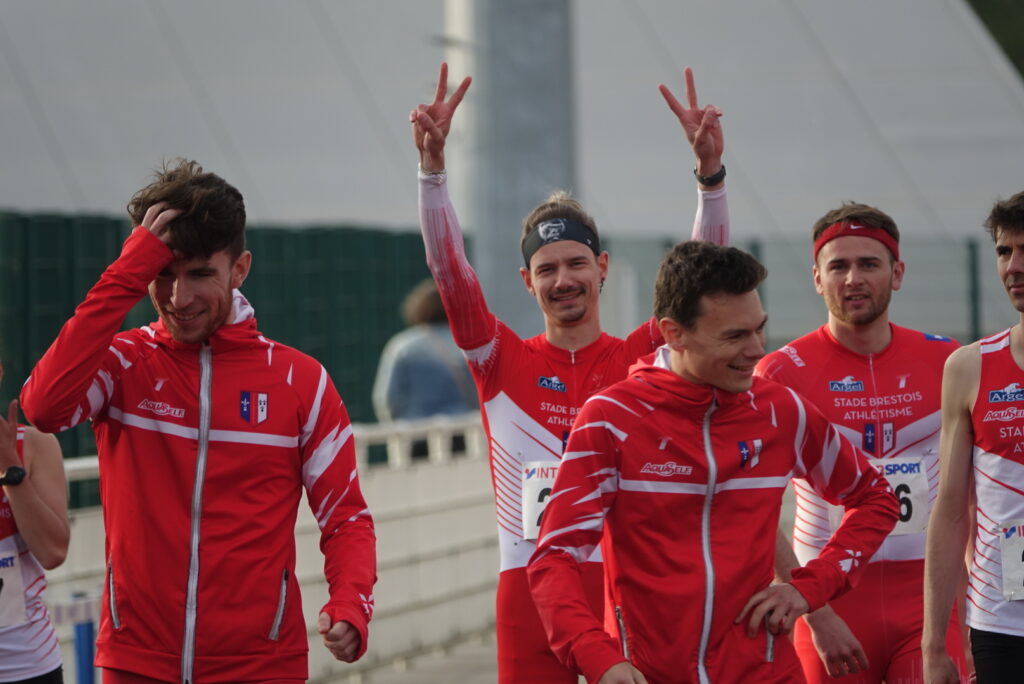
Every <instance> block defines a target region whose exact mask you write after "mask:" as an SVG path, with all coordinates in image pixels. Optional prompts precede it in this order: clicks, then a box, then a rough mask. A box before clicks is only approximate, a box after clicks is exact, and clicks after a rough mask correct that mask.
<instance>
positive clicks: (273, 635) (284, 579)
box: [267, 568, 288, 641]
mask: <svg viewBox="0 0 1024 684" xmlns="http://www.w3.org/2000/svg"><path fill="white" fill-rule="evenodd" d="M287 598H288V568H285V569H284V572H283V573H281V592H280V593H279V594H278V599H277V612H276V613H274V624H272V625H271V626H270V634H268V635H267V638H268V639H270V640H271V641H277V637H278V635H279V634H280V632H281V620H282V619H283V618H284V604H285V601H286V600H287Z"/></svg>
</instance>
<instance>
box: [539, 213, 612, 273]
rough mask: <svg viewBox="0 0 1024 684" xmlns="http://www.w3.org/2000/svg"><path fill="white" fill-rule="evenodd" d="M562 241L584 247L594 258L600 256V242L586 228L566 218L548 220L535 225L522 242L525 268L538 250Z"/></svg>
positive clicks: (594, 234) (592, 232) (591, 231)
mask: <svg viewBox="0 0 1024 684" xmlns="http://www.w3.org/2000/svg"><path fill="white" fill-rule="evenodd" d="M562 240H572V241H574V242H578V243H580V244H582V245H586V246H587V247H589V248H590V250H591V251H592V252H593V253H594V256H598V255H600V254H601V241H600V240H598V239H597V234H596V233H594V231H593V230H591V229H590V228H588V227H587V226H585V225H583V224H582V223H580V222H579V221H573V220H572V219H567V218H554V219H548V220H546V221H541V222H540V223H538V224H537V225H535V226H534V227H533V230H532V231H530V234H529V235H527V236H526V239H525V240H523V259H524V260H525V261H526V268H530V258H531V257H532V256H533V255H534V253H535V252H536V251H537V250H538V249H540V248H541V247H543V246H544V245H549V244H551V243H552V242H560V241H562Z"/></svg>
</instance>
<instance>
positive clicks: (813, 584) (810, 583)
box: [789, 558, 850, 612]
mask: <svg viewBox="0 0 1024 684" xmlns="http://www.w3.org/2000/svg"><path fill="white" fill-rule="evenodd" d="M790 577H791V579H790V580H789V583H790V584H791V585H792V586H793V588H794V589H796V590H797V591H799V592H800V594H801V595H802V596H803V597H804V600H806V601H807V605H808V606H810V608H809V609H808V611H807V612H813V611H815V610H817V609H818V608H821V607H822V606H824V605H825V604H826V603H828V602H829V601H831V600H832V599H834V598H836V597H837V596H839V595H841V594H843V593H844V592H845V591H846V590H847V589H849V588H850V583H849V581H848V580H847V577H846V574H845V573H844V572H843V571H842V570H840V569H839V568H838V567H836V565H834V564H833V563H829V562H827V561H823V560H821V559H820V558H815V559H814V560H812V561H810V562H809V563H807V565H805V566H803V567H802V568H795V569H794V570H793V572H792V573H791V575H790Z"/></svg>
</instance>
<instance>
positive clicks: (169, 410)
mask: <svg viewBox="0 0 1024 684" xmlns="http://www.w3.org/2000/svg"><path fill="white" fill-rule="evenodd" d="M139 408H140V409H142V410H143V411H152V412H153V413H155V414H156V415H158V416H172V417H174V418H184V417H185V409H183V408H174V407H173V406H171V405H170V404H168V403H167V402H166V401H153V400H152V399H143V400H142V401H140V402H139Z"/></svg>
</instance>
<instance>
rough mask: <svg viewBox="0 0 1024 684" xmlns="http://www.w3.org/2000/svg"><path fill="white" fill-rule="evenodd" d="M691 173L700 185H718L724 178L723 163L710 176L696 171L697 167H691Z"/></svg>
mask: <svg viewBox="0 0 1024 684" xmlns="http://www.w3.org/2000/svg"><path fill="white" fill-rule="evenodd" d="M693 175H694V176H695V177H696V178H697V182H698V183H700V184H701V185H706V186H709V187H710V186H712V185H718V184H719V183H721V182H722V181H724V180H725V164H722V168H720V169H718V171H715V172H714V173H713V174H711V175H710V176H702V175H700V174H699V173H697V167H696V166H695V167H693Z"/></svg>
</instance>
